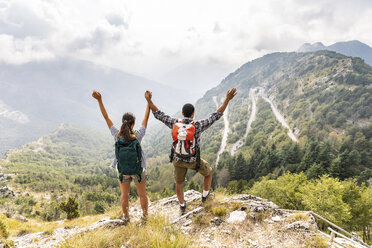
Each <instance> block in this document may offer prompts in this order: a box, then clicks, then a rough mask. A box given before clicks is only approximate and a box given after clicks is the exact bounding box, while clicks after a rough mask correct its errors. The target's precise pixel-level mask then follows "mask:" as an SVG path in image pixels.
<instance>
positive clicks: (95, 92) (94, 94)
mask: <svg viewBox="0 0 372 248" xmlns="http://www.w3.org/2000/svg"><path fill="white" fill-rule="evenodd" d="M92 97H94V98H95V99H97V100H98V101H99V100H101V99H102V96H101V93H99V92H98V91H95V90H93V93H92Z"/></svg>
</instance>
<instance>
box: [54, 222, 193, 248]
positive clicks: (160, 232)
mask: <svg viewBox="0 0 372 248" xmlns="http://www.w3.org/2000/svg"><path fill="white" fill-rule="evenodd" d="M191 244H192V243H191V240H189V239H188V238H186V237H185V236H184V235H183V234H182V233H181V231H180V230H179V229H177V228H176V227H174V226H172V225H170V224H169V223H168V222H167V221H166V219H165V218H164V217H162V216H150V217H149V219H148V221H147V223H146V224H145V225H142V226H141V225H138V224H136V223H129V224H128V225H127V226H124V227H118V228H110V229H107V228H99V229H96V230H93V231H89V232H86V233H83V234H80V235H77V236H74V237H73V238H71V239H69V240H67V241H66V242H65V243H63V244H61V245H60V246H59V248H73V247H77V248H81V247H87V248H88V247H92V248H93V247H94V248H113V247H121V246H122V245H123V246H129V247H133V248H149V247H153V248H163V247H164V248H168V247H169V248H171V247H172V248H176V247H177V248H183V247H189V246H190V245H191Z"/></svg>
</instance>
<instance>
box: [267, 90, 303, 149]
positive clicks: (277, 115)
mask: <svg viewBox="0 0 372 248" xmlns="http://www.w3.org/2000/svg"><path fill="white" fill-rule="evenodd" d="M261 97H262V98H263V99H264V100H265V101H266V102H268V103H269V104H270V107H271V110H272V111H273V113H274V115H275V118H276V119H277V120H278V121H279V122H280V124H282V126H283V127H285V128H286V129H287V134H288V136H289V138H291V140H293V141H294V142H298V139H297V137H296V135H295V134H294V133H293V131H292V129H291V128H290V127H289V125H288V123H287V122H286V120H285V118H284V116H283V115H282V114H281V113H280V112H279V110H278V108H277V107H276V106H275V104H274V103H273V101H271V100H270V98H268V97H266V96H264V95H261Z"/></svg>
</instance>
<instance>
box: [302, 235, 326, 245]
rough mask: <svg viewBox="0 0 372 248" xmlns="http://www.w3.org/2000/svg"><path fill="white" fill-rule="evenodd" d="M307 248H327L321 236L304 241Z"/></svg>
mask: <svg viewBox="0 0 372 248" xmlns="http://www.w3.org/2000/svg"><path fill="white" fill-rule="evenodd" d="M306 247H307V248H327V247H329V245H328V243H327V241H325V240H324V239H323V238H322V237H321V236H319V235H316V236H314V237H312V238H309V239H308V240H306Z"/></svg>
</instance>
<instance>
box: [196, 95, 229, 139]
mask: <svg viewBox="0 0 372 248" xmlns="http://www.w3.org/2000/svg"><path fill="white" fill-rule="evenodd" d="M235 95H236V89H235V88H232V89H231V90H228V91H227V93H226V99H225V101H224V102H223V103H222V105H221V106H220V107H219V108H218V109H217V111H216V112H214V113H212V114H211V115H210V116H209V117H208V118H207V119H204V120H200V121H199V123H200V130H201V131H202V132H204V131H205V130H207V129H208V128H209V127H210V126H212V124H213V123H214V122H215V121H217V120H218V119H220V118H221V116H222V114H223V112H225V109H226V108H227V105H228V104H229V102H230V100H231V99H233V98H234V96H235Z"/></svg>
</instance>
